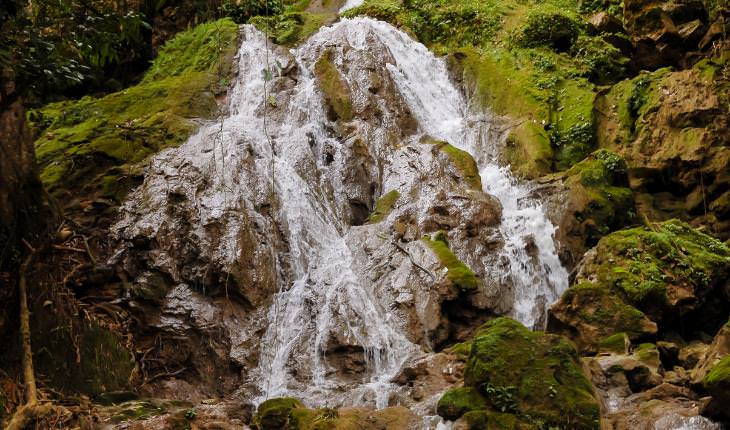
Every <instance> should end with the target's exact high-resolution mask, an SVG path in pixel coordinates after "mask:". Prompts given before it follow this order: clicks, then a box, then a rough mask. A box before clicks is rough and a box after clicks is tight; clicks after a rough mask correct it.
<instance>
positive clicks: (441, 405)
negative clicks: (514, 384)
mask: <svg viewBox="0 0 730 430" xmlns="http://www.w3.org/2000/svg"><path fill="white" fill-rule="evenodd" d="M487 407H488V404H487V400H486V399H485V398H484V396H483V395H482V394H480V393H479V391H478V390H477V389H476V388H474V387H461V388H452V389H450V390H449V391H447V392H446V393H444V395H443V396H442V397H441V399H440V400H439V402H438V405H437V406H436V410H437V411H438V414H439V415H441V416H442V417H444V418H446V419H447V420H456V419H458V418H459V417H461V416H462V415H464V414H465V413H467V412H470V411H479V410H484V409H487Z"/></svg>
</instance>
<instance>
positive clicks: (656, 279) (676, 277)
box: [581, 220, 730, 322]
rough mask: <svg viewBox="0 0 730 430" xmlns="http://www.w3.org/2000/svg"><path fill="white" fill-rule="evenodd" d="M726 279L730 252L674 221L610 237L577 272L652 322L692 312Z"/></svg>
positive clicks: (704, 235)
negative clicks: (684, 312)
mask: <svg viewBox="0 0 730 430" xmlns="http://www.w3.org/2000/svg"><path fill="white" fill-rule="evenodd" d="M728 275H730V248H729V247H728V246H727V245H725V244H724V243H722V242H720V241H719V240H717V239H714V238H712V237H711V236H708V235H706V234H704V233H702V232H700V231H699V230H696V229H694V228H692V227H690V226H689V225H687V224H685V223H683V222H681V221H677V220H670V221H666V222H663V223H655V224H652V225H651V226H650V227H636V228H631V229H626V230H621V231H617V232H614V233H611V234H610V235H608V236H606V237H604V238H603V239H601V240H600V241H599V243H598V246H597V247H596V252H595V253H594V254H593V257H592V258H591V259H589V260H588V261H587V262H586V264H585V265H584V266H583V267H582V268H581V277H583V278H588V277H590V278H592V279H595V281H596V283H597V284H599V285H602V286H604V288H608V289H610V290H611V291H613V292H615V293H616V294H618V295H619V296H620V297H622V298H624V299H625V300H626V301H627V303H629V304H631V305H633V306H635V307H636V308H638V309H640V310H642V311H643V312H645V313H646V314H647V315H649V316H650V318H652V319H653V320H655V321H657V322H658V321H660V320H662V319H663V318H665V317H666V318H669V317H670V316H671V315H673V313H671V314H670V313H666V312H665V311H667V310H670V309H675V308H680V309H683V310H685V311H686V310H690V309H693V308H696V307H697V306H698V305H700V304H701V303H702V302H703V299H704V297H705V296H706V295H707V294H709V293H710V292H711V291H712V290H713V288H715V287H716V286H718V285H720V284H723V283H724V282H725V280H726V279H727V277H728ZM688 296H691V297H694V300H691V301H688V300H687V297H688Z"/></svg>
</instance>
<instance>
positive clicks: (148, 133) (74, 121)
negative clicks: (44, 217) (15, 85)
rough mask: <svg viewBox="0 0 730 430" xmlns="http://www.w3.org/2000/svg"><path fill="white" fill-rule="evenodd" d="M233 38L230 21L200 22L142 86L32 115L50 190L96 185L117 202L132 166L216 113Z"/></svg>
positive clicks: (50, 107)
mask: <svg viewBox="0 0 730 430" xmlns="http://www.w3.org/2000/svg"><path fill="white" fill-rule="evenodd" d="M236 38H237V27H236V25H235V24H234V23H233V21H231V20H230V19H223V20H219V21H214V22H210V23H206V24H203V25H200V26H198V27H196V28H194V29H192V30H190V31H187V32H184V33H181V34H180V35H178V36H177V37H176V38H175V39H173V40H172V41H170V42H169V43H168V44H167V45H166V46H165V47H164V48H163V49H162V50H161V52H160V55H159V56H158V57H157V59H156V60H155V61H154V62H153V64H152V66H151V68H150V70H149V71H148V73H147V74H146V75H145V78H144V79H143V80H142V82H141V83H140V84H138V85H135V86H133V87H130V88H128V89H126V90H123V91H120V92H117V93H113V94H109V95H107V96H104V97H101V98H94V97H84V98H82V99H80V100H75V101H65V102H59V103H51V104H49V105H47V106H45V107H43V108H41V109H38V110H35V111H32V112H31V113H30V118H31V119H32V120H33V123H34V126H35V128H36V130H37V133H39V138H38V140H37V141H36V154H37V156H38V160H39V163H40V165H41V169H42V171H41V178H42V180H43V182H44V184H45V185H46V186H47V188H48V189H49V190H50V191H51V192H58V193H61V192H63V191H64V190H68V189H73V188H77V187H78V188H80V189H83V188H87V187H91V189H97V188H99V189H100V191H101V193H102V195H104V196H106V197H107V198H109V199H112V200H116V201H119V199H121V198H122V197H123V195H124V193H125V192H126V191H127V190H128V189H129V188H130V186H129V182H128V181H132V180H134V175H135V171H134V168H135V164H136V163H138V162H140V161H142V160H144V159H145V158H146V157H147V156H149V155H150V154H154V153H156V152H158V151H159V150H161V149H163V148H166V147H169V146H174V145H177V144H180V143H182V142H184V141H185V139H187V137H188V136H189V135H190V133H192V131H193V130H194V129H195V128H196V126H195V124H194V123H193V122H192V121H191V120H192V119H194V118H201V117H202V118H213V117H215V116H216V115H217V114H218V107H217V103H216V100H215V95H216V93H218V92H220V91H222V90H224V89H225V87H226V86H227V76H228V70H229V67H230V58H231V57H232V56H233V54H234V52H235V45H236V44H235V40H236ZM120 180H121V181H122V182H125V183H126V184H127V186H124V184H120V183H119V181H120ZM87 191H90V190H87Z"/></svg>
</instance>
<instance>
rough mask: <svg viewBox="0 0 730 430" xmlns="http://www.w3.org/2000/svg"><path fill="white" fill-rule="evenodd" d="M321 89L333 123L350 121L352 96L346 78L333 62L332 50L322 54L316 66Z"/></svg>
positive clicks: (351, 116) (315, 71) (328, 114)
mask: <svg viewBox="0 0 730 430" xmlns="http://www.w3.org/2000/svg"><path fill="white" fill-rule="evenodd" d="M314 74H315V76H316V77H317V82H318V83H319V88H320V89H321V90H322V93H323V94H324V100H325V103H326V104H327V116H328V117H329V119H330V120H332V121H337V120H341V121H350V120H352V118H353V112H352V94H351V92H350V86H349V85H348V84H347V81H346V80H345V78H344V77H343V76H342V74H340V71H339V70H337V66H335V65H334V63H333V62H332V50H331V49H328V50H327V51H325V52H324V54H322V56H321V57H320V58H319V60H317V63H316V64H315V65H314Z"/></svg>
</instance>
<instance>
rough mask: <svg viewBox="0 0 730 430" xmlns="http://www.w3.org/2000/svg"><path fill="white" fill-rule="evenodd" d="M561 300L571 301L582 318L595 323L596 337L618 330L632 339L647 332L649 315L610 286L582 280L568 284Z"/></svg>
mask: <svg viewBox="0 0 730 430" xmlns="http://www.w3.org/2000/svg"><path fill="white" fill-rule="evenodd" d="M561 300H562V301H563V302H566V303H571V306H572V308H573V309H575V310H576V311H577V312H578V315H577V316H578V317H579V318H580V319H581V320H583V321H585V322H586V323H588V324H590V325H591V326H593V327H596V329H597V333H596V337H597V338H601V337H606V336H610V335H613V334H614V333H616V332H623V333H626V334H627V335H628V336H629V337H630V338H631V339H636V338H640V337H642V336H644V335H646V328H645V327H646V323H647V322H648V320H647V319H646V315H644V313H643V312H641V311H640V310H638V309H636V308H635V307H633V306H631V305H630V304H628V303H626V302H625V301H624V300H623V299H622V298H621V296H619V295H616V294H615V293H614V292H613V291H612V290H611V288H610V287H606V286H603V285H600V284H594V283H590V282H582V283H579V284H577V285H574V286H572V287H570V288H568V289H567V290H566V291H565V293H563V297H562V299H561Z"/></svg>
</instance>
